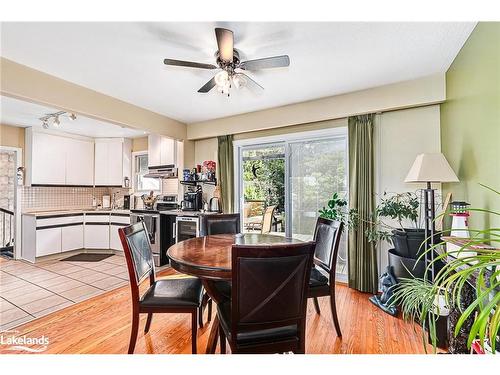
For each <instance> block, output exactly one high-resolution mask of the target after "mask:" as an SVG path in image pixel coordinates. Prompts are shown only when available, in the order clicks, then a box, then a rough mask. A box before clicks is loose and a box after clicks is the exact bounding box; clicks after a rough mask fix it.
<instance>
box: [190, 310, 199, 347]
mask: <svg viewBox="0 0 500 375" xmlns="http://www.w3.org/2000/svg"><path fill="white" fill-rule="evenodd" d="M197 315H198V309H197V308H196V309H194V311H193V312H192V313H191V351H192V353H193V354H196V353H197V350H196V348H197V345H196V337H197V333H198V316H197Z"/></svg>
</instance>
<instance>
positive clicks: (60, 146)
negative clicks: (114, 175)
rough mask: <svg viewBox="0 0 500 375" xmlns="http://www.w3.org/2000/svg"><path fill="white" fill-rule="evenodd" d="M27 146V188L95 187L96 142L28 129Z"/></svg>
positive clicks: (26, 135) (89, 139)
mask: <svg viewBox="0 0 500 375" xmlns="http://www.w3.org/2000/svg"><path fill="white" fill-rule="evenodd" d="M25 146H26V147H25V149H26V158H25V164H26V184H27V185H63V186H64V185H78V186H92V185H93V183H94V140H93V139H91V138H85V137H77V136H75V137H69V136H62V135H58V134H54V133H53V132H45V131H41V130H35V131H34V130H33V128H27V129H26V134H25Z"/></svg>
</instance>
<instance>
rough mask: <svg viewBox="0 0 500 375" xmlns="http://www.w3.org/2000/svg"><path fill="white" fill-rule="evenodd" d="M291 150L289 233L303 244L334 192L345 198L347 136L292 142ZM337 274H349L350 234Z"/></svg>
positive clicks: (343, 244)
mask: <svg viewBox="0 0 500 375" xmlns="http://www.w3.org/2000/svg"><path fill="white" fill-rule="evenodd" d="M288 150H289V164H288V169H289V173H288V174H289V197H290V198H289V199H288V200H287V202H288V204H289V209H288V210H287V211H288V217H289V218H290V220H289V225H290V228H289V232H288V233H289V234H290V236H292V237H294V238H298V239H301V240H304V241H309V240H311V239H312V237H313V234H314V227H315V225H316V219H317V218H318V216H319V210H320V209H322V208H323V207H325V206H326V205H327V202H328V200H329V199H331V197H332V195H333V193H335V192H337V193H338V194H339V196H340V197H343V198H346V199H347V197H348V194H347V186H348V185H347V142H346V137H335V138H326V139H317V140H309V141H299V142H290V143H289V145H288ZM337 274H339V275H341V276H342V275H347V234H346V233H344V234H343V236H342V238H341V242H340V248H339V257H338V259H337Z"/></svg>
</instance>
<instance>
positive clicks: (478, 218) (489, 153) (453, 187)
mask: <svg viewBox="0 0 500 375" xmlns="http://www.w3.org/2000/svg"><path fill="white" fill-rule="evenodd" d="M441 145H442V151H443V153H444V155H445V156H446V158H447V159H448V161H449V162H450V164H451V166H452V168H453V169H454V170H455V172H456V173H457V175H458V178H459V179H460V183H454V184H444V186H443V192H444V193H447V192H452V193H453V199H454V200H462V199H464V200H467V201H468V202H469V203H471V205H472V207H478V208H487V209H493V210H496V211H498V212H500V197H499V196H498V195H495V194H493V193H491V192H489V191H487V190H486V189H484V188H482V187H481V186H480V185H479V183H483V184H485V185H488V186H491V187H492V188H494V189H496V190H498V191H500V23H499V22H480V23H479V24H478V25H477V26H476V28H475V29H474V31H473V32H472V34H471V35H470V37H469V39H468V40H467V42H466V43H465V44H464V46H463V47H462V50H461V51H460V53H459V54H458V55H457V57H456V58H455V61H453V64H452V65H451V66H450V68H449V70H448V72H447V73H446V102H445V103H444V104H442V105H441ZM470 226H471V228H474V229H482V228H484V227H496V228H499V227H500V217H499V216H494V215H482V214H480V213H473V215H472V217H471V220H470Z"/></svg>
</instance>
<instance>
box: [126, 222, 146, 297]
mask: <svg viewBox="0 0 500 375" xmlns="http://www.w3.org/2000/svg"><path fill="white" fill-rule="evenodd" d="M118 234H119V235H120V240H121V242H122V246H123V251H124V253H125V258H126V259H127V268H128V274H129V278H130V286H131V288H132V297H133V298H134V299H137V300H138V299H139V285H140V284H141V283H142V282H143V281H144V280H145V279H146V278H149V280H150V283H154V281H155V266H154V261H153V253H152V251H151V244H150V243H149V236H148V232H147V230H146V227H145V226H144V223H143V222H142V221H141V222H138V223H136V224H133V225H129V226H127V227H124V228H119V229H118Z"/></svg>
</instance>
